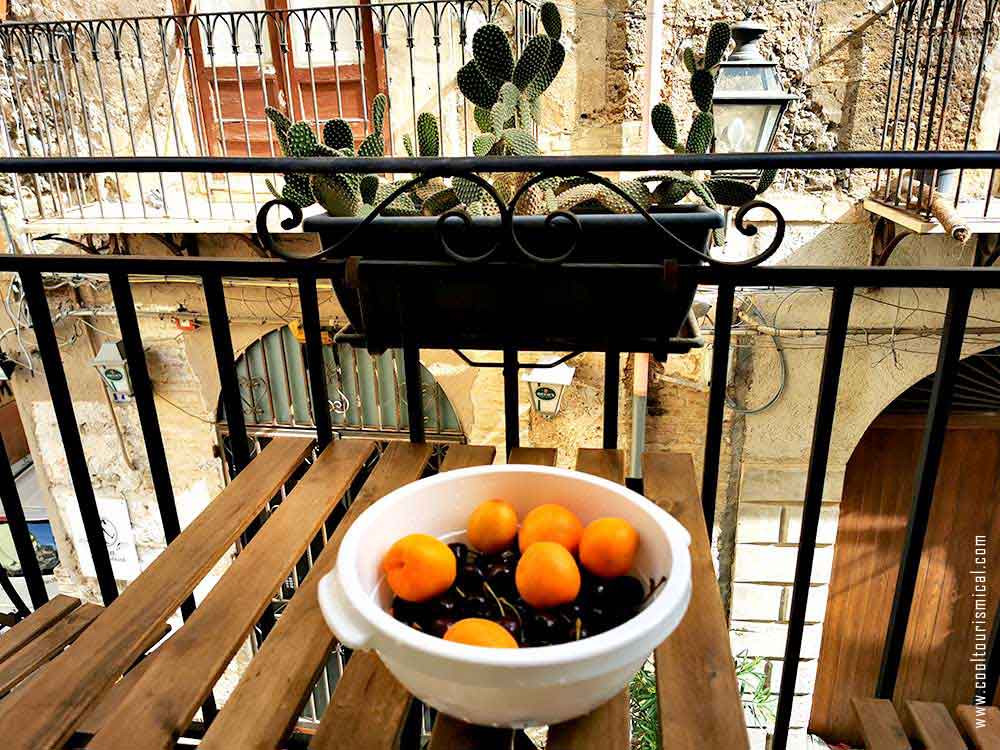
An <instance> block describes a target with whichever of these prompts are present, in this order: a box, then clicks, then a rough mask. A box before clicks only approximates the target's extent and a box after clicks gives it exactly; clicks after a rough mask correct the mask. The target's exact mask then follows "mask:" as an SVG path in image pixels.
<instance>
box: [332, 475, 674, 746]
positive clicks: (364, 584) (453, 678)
mask: <svg viewBox="0 0 1000 750" xmlns="http://www.w3.org/2000/svg"><path fill="white" fill-rule="evenodd" d="M492 498H502V499H504V500H506V501H508V502H510V503H512V504H513V505H514V507H515V508H516V509H517V511H518V515H519V516H521V517H522V518H523V517H524V515H525V514H526V513H527V512H528V511H529V510H531V509H532V508H534V507H536V506H538V505H541V504H542V503H547V502H557V503H560V504H562V505H565V506H566V507H568V508H569V509H571V510H572V511H574V512H575V513H576V514H577V515H578V516H579V517H580V520H581V521H583V523H584V524H587V523H588V522H590V521H592V520H594V519H595V518H601V517H604V516H617V517H620V518H624V519H626V520H627V521H628V522H629V523H631V524H632V525H633V526H634V527H635V529H636V530H637V531H638V532H639V539H640V543H639V552H638V555H637V560H636V566H635V570H634V571H633V572H634V574H635V575H637V576H639V577H640V578H641V580H643V581H644V582H647V581H648V580H649V579H650V578H653V579H657V580H659V578H660V577H661V576H664V577H665V578H666V582H665V583H664V584H663V585H662V586H660V588H659V589H657V591H656V594H655V595H654V596H653V597H652V599H651V600H650V601H649V602H648V603H647V605H646V607H645V608H644V609H643V610H642V612H640V613H639V614H638V615H637V616H635V617H634V618H632V619H631V620H629V621H628V622H626V623H624V624H623V625H620V626H619V627H617V628H614V629H612V630H609V631H607V632H605V633H601V634H600V635H596V636H591V637H590V638H584V639H582V640H580V641H575V642H572V643H565V644H560V645H556V646H544V647H540V648H522V649H493V648H482V647H479V646H467V645H464V644H459V643H450V642H448V641H445V640H442V639H440V638H435V637H433V636H430V635H427V634H425V633H421V632H419V631H417V630H414V629H413V628H410V627H409V626H407V625H404V624H403V623H401V622H398V621H397V620H395V619H394V618H393V617H392V615H390V614H389V612H388V611H387V609H388V606H389V603H390V600H391V598H392V596H391V592H390V591H389V589H388V586H387V585H386V584H385V582H384V578H383V576H382V573H381V562H382V558H383V557H384V555H385V554H386V552H387V551H388V549H389V547H391V546H392V544H393V543H394V542H395V541H396V540H397V539H399V538H400V537H403V536H405V535H407V534H412V533H415V532H420V533H425V534H431V535H433V536H436V537H438V538H441V539H444V540H445V541H448V542H451V541H457V540H461V539H462V538H463V536H464V529H465V525H466V521H467V519H468V517H469V514H470V513H471V512H472V510H473V509H474V508H475V507H476V506H477V505H478V504H479V503H481V502H483V501H485V500H489V499H492ZM689 544H690V536H689V535H688V533H687V531H686V530H685V529H684V527H683V526H681V525H680V524H679V523H678V522H677V521H676V520H674V518H673V517H671V516H670V515H669V514H668V513H666V512H664V511H663V510H661V509H660V508H658V507H656V505H654V504H653V503H651V502H649V501H648V500H646V499H645V498H644V497H642V496H641V495H639V494H637V493H635V492H632V491H631V490H628V489H626V488H625V487H623V486H621V485H619V484H615V483H614V482H609V481H606V480H604V479H599V478H597V477H593V476H590V475H588V474H582V473H579V472H575V471H567V470H565V469H553V468H548V467H540V466H521V465H506V466H483V467H476V468H471V469H461V470H457V471H451V472H447V473H444V474H438V475H436V476H433V477H429V478H427V479H422V480H420V481H418V482H414V483H412V484H409V485H406V486H405V487H402V488H400V489H398V490H396V491H395V492H391V493H389V494H388V495H386V496H385V497H384V498H382V499H381V500H379V501H378V502H377V503H375V504H374V505H373V506H372V507H371V508H369V509H368V510H366V511H365V512H364V513H362V514H361V515H360V516H359V517H358V519H357V520H356V521H355V522H354V525H353V526H351V528H350V530H349V531H348V532H347V534H346V535H345V536H344V539H343V542H342V543H341V545H340V552H339V553H338V557H337V566H336V568H335V569H334V570H333V571H331V572H330V573H328V574H327V575H326V576H324V578H323V579H322V580H321V581H320V584H319V604H320V608H321V609H322V611H323V616H324V617H325V618H326V621H327V623H328V624H329V626H330V628H331V629H332V630H333V632H334V633H335V634H336V636H337V637H338V638H339V639H340V641H341V643H343V644H344V645H346V646H348V647H350V648H353V649H373V650H375V651H376V652H378V655H379V656H380V657H381V659H382V661H383V662H384V663H385V665H386V667H388V669H389V671H390V672H392V674H393V675H395V677H396V679H398V680H399V681H400V682H401V683H402V684H403V686H404V687H405V688H406V689H407V690H409V691H410V692H411V693H412V694H413V695H415V696H416V697H417V698H419V699H420V700H422V701H423V702H424V703H427V704H428V705H430V706H433V707H434V708H436V709H438V710H439V711H444V712H445V713H447V714H449V715H451V716H454V717H457V718H459V719H462V720H463V721H466V722H469V723H473V724H484V725H490V726H497V727H515V728H519V727H526V726H538V725H542V724H554V723H556V722H560V721H565V720H567V719H571V718H574V717H576V716H581V715H583V714H585V713H587V712H588V711H591V710H592V709H594V708H596V707H597V706H599V705H601V704H602V703H604V702H606V701H608V700H610V699H611V698H612V697H614V696H615V695H616V694H617V693H618V692H619V691H620V690H621V689H622V688H623V687H624V686H625V685H626V684H627V683H628V682H629V680H631V678H632V676H633V675H634V674H635V673H636V672H637V671H638V670H639V669H640V668H641V667H642V665H643V663H644V662H645V661H646V659H647V658H648V656H649V654H650V653H651V652H652V651H653V649H654V648H656V646H658V645H659V644H660V643H662V642H663V640H664V639H666V637H667V636H668V635H670V633H671V632H673V630H674V628H676V627H677V625H678V623H680V621H681V618H683V616H684V613H685V611H686V610H687V606H688V602H689V601H690V599H691V556H690V554H689V552H688V546H689Z"/></svg>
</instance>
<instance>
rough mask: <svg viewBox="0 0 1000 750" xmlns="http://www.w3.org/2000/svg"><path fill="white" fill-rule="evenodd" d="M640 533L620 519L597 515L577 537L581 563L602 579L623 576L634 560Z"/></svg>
mask: <svg viewBox="0 0 1000 750" xmlns="http://www.w3.org/2000/svg"><path fill="white" fill-rule="evenodd" d="M638 548H639V534H638V533H637V532H636V530H635V529H634V528H632V525H631V524H630V523H629V522H628V521H626V520H624V519H622V518H598V519H597V520H596V521H591V522H590V523H589V524H587V528H585V529H584V530H583V536H582V537H580V564H581V565H583V567H585V568H586V569H587V570H589V571H590V572H591V573H593V574H594V575H596V576H600V577H601V578H617V577H618V576H623V575H626V574H627V573H628V572H629V571H630V570H631V569H632V563H634V562H635V552H636V550H637V549H638Z"/></svg>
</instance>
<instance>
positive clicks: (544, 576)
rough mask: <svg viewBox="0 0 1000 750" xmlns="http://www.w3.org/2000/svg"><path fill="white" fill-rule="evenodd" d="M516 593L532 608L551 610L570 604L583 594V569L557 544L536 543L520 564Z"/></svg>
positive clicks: (526, 552)
mask: <svg viewBox="0 0 1000 750" xmlns="http://www.w3.org/2000/svg"><path fill="white" fill-rule="evenodd" d="M514 582H515V583H516V584H517V592H518V593H519V594H520V595H521V598H522V599H524V601H526V602H527V603H528V604H530V605H531V606H532V607H537V608H538V609H548V608H549V607H558V606H559V605H560V604H569V603H570V602H571V601H573V600H574V599H576V597H577V595H578V594H579V593H580V569H579V568H578V567H577V566H576V560H574V559H573V555H571V554H570V553H569V550H567V549H566V548H565V547H564V546H563V545H561V544H559V543H558V542H535V543H534V544H532V545H531V546H530V547H528V549H527V550H525V552H524V554H523V555H521V559H520V560H519V561H518V563H517V570H516V571H515V573H514Z"/></svg>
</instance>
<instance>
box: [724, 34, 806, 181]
mask: <svg viewBox="0 0 1000 750" xmlns="http://www.w3.org/2000/svg"><path fill="white" fill-rule="evenodd" d="M765 31H767V27H766V26H764V25H762V24H759V23H754V22H753V21H742V22H740V23H738V24H736V25H735V26H733V28H732V32H733V40H734V41H735V42H736V49H734V50H733V52H732V54H731V55H729V57H728V58H726V59H725V60H724V61H723V62H721V63H720V64H719V74H718V76H717V77H716V79H715V94H714V96H713V97H712V107H713V109H714V111H715V152H716V153H719V154H726V153H763V152H767V151H770V150H771V145H772V144H773V143H774V137H775V135H776V134H777V132H778V124H779V123H780V122H781V116H782V114H784V112H785V109H786V108H787V107H788V103H789V102H790V101H792V100H793V99H795V98H796V97H795V96H793V95H792V94H789V93H788V92H786V91H785V90H784V89H783V88H782V86H781V82H780V81H779V80H778V64H777V63H776V62H774V61H773V60H766V59H764V57H762V56H761V54H760V49H759V48H758V47H757V42H758V41H759V40H760V38H761V36H763V35H764V32H765ZM756 171H757V172H758V173H759V171H760V170H756ZM731 174H732V173H731ZM738 176H743V177H747V176H752V174H751V173H747V172H746V171H743V172H742V173H739V175H738Z"/></svg>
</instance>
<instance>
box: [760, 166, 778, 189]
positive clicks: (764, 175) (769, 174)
mask: <svg viewBox="0 0 1000 750" xmlns="http://www.w3.org/2000/svg"><path fill="white" fill-rule="evenodd" d="M777 176H778V170H777V169H765V170H764V171H763V172H761V173H760V179H759V180H757V195H760V194H761V193H763V192H764V191H765V190H767V189H768V188H769V187H771V183H773V182H774V178H775V177H777Z"/></svg>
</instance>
